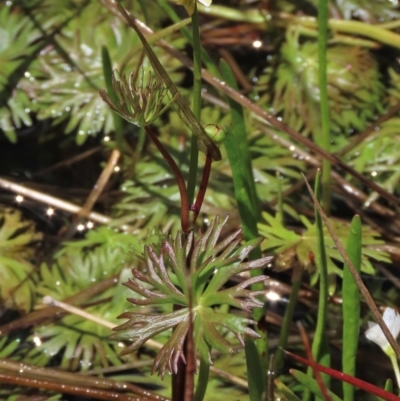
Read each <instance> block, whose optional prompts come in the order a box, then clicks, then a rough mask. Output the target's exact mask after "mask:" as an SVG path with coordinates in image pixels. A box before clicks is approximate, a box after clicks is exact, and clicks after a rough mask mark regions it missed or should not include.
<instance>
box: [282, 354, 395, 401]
mask: <svg viewBox="0 0 400 401" xmlns="http://www.w3.org/2000/svg"><path fill="white" fill-rule="evenodd" d="M283 352H284V353H285V354H286V355H288V356H289V357H290V358H292V359H294V360H296V361H298V362H300V363H303V364H304V365H307V366H311V367H312V368H314V369H318V370H319V371H320V372H322V373H326V374H327V375H329V376H331V377H333V378H334V379H338V380H341V381H344V382H346V383H349V384H352V385H353V386H355V387H358V388H360V389H362V390H364V391H366V392H369V393H371V394H374V395H376V396H378V397H381V398H383V399H384V400H387V401H399V400H400V398H399V397H398V396H397V395H394V394H392V393H389V392H388V391H385V390H382V389H381V388H379V387H376V386H374V385H372V384H370V383H367V382H365V381H364V380H360V379H357V378H356V377H353V376H350V375H347V374H346V373H342V372H339V371H337V370H334V369H331V368H327V367H326V366H322V365H320V364H318V363H315V362H314V363H313V362H311V361H309V360H307V359H305V358H302V357H301V356H298V355H295V354H292V353H291V352H288V351H283Z"/></svg>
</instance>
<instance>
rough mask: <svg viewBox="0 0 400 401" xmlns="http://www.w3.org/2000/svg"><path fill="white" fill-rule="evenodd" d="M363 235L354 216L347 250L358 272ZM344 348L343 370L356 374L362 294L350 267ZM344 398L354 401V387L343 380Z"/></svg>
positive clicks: (345, 270)
mask: <svg viewBox="0 0 400 401" xmlns="http://www.w3.org/2000/svg"><path fill="white" fill-rule="evenodd" d="M361 235H362V225H361V219H360V217H359V216H354V218H353V220H352V222H351V226H350V234H349V238H348V240H347V245H346V252H347V255H348V256H349V258H350V260H351V261H352V262H353V265H354V267H355V268H356V270H357V271H358V272H360V269H361ZM342 297H343V307H342V309H343V350H342V370H343V372H344V373H347V374H349V375H351V376H354V375H355V370H356V354H357V348H358V338H359V329H360V295H359V290H358V286H357V284H356V283H355V281H354V279H353V276H352V274H351V273H350V270H349V267H348V266H347V265H344V267H343V286H342ZM343 399H344V400H345V401H353V399H354V387H353V386H352V385H351V384H348V383H345V382H343Z"/></svg>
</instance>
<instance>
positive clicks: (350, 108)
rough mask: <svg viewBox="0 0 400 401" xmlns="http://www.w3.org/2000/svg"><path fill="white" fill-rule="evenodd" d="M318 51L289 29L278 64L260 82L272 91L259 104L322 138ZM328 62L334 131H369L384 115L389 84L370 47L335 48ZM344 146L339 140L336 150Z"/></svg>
mask: <svg viewBox="0 0 400 401" xmlns="http://www.w3.org/2000/svg"><path fill="white" fill-rule="evenodd" d="M317 47H318V45H317V42H312V41H307V42H305V43H303V44H300V43H299V41H298V35H297V33H296V31H295V29H292V30H289V31H288V33H287V35H286V42H285V43H284V45H283V46H282V48H281V55H280V58H279V66H278V67H277V68H268V69H266V71H265V73H266V74H265V76H264V77H260V79H259V81H258V83H257V85H258V87H259V88H260V89H262V88H265V89H267V90H268V93H267V94H266V95H264V96H262V97H261V98H260V104H264V105H265V104H268V105H269V106H270V107H271V109H272V111H273V112H274V113H277V114H280V115H281V116H282V119H283V121H285V122H286V123H287V124H288V125H290V126H291V127H292V128H294V129H296V130H297V131H301V132H303V133H304V134H306V135H309V134H310V133H314V135H317V133H318V132H319V127H320V122H319V121H318V118H316V115H318V113H317V111H318V110H319V101H320V99H319V82H318V57H317V54H318V52H317V50H318V49H317ZM327 59H328V64H327V79H328V99H329V106H330V113H331V124H332V125H331V126H332V130H333V132H334V133H337V134H339V133H342V132H343V131H345V132H347V133H351V132H352V130H354V129H357V130H362V129H364V128H365V126H366V123H367V122H368V121H369V120H372V119H373V117H374V116H375V115H376V113H377V112H382V111H383V110H382V106H381V99H382V96H383V93H384V86H383V84H382V82H381V74H380V72H379V70H378V64H377V62H376V61H375V59H374V58H373V57H372V55H371V54H370V53H369V51H368V50H367V49H364V48H359V47H350V46H343V45H333V46H330V47H329V48H328V53H327ZM277 61H278V60H277ZM293 82H296V85H293ZM272 84H273V85H272ZM272 88H273V89H272ZM335 139H336V140H338V139H339V136H337V138H335ZM341 145H342V143H341V142H340V141H339V143H338V145H337V146H341Z"/></svg>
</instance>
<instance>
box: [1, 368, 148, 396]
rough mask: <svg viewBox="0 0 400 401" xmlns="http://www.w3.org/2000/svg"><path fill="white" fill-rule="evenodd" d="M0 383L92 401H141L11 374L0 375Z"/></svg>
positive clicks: (104, 391)
mask: <svg viewBox="0 0 400 401" xmlns="http://www.w3.org/2000/svg"><path fill="white" fill-rule="evenodd" d="M0 383H7V384H16V385H18V386H24V387H30V388H38V389H41V390H43V389H46V390H51V391H57V392H60V393H63V394H72V395H80V396H84V397H90V398H91V399H94V400H105V401H118V400H120V401H141V400H142V399H143V397H141V396H140V397H137V396H132V395H131V396H130V395H127V394H118V393H116V392H115V391H111V392H110V391H106V390H97V389H94V388H89V387H82V386H77V385H75V384H74V385H72V384H64V383H61V382H53V381H50V380H42V379H39V378H37V377H24V376H20V375H14V374H12V373H0Z"/></svg>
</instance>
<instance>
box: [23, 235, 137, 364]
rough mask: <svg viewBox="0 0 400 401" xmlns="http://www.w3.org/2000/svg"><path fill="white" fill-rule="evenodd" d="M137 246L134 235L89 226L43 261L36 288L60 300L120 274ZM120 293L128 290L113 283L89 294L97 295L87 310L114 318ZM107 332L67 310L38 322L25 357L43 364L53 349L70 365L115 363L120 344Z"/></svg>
mask: <svg viewBox="0 0 400 401" xmlns="http://www.w3.org/2000/svg"><path fill="white" fill-rule="evenodd" d="M140 249H141V247H140V246H139V245H138V240H137V238H136V237H135V236H131V235H126V234H123V233H117V232H115V231H114V230H112V229H108V228H105V227H100V228H98V229H96V230H91V231H89V233H88V234H87V236H86V238H85V239H83V240H82V241H76V242H69V243H66V244H65V246H64V247H63V248H62V249H61V251H60V252H59V253H58V254H57V255H56V260H55V263H54V264H53V265H52V266H48V265H47V264H45V263H43V264H42V265H41V267H40V275H41V278H42V280H41V282H40V283H39V285H38V286H37V288H36V292H37V293H38V294H39V295H41V296H45V295H48V296H51V297H53V298H55V299H57V300H63V299H64V298H66V297H69V296H71V295H75V294H77V293H79V292H80V291H82V290H84V289H86V288H88V287H90V286H92V285H93V284H95V283H99V282H101V281H102V280H104V279H107V278H109V277H111V276H114V275H118V274H121V272H124V269H126V267H127V266H132V264H134V262H135V260H136V257H135V253H137V252H138V251H139V250H140ZM117 282H118V280H117V279H116V280H115V283H116V284H117ZM126 292H127V291H126ZM121 296H122V297H123V298H126V296H127V295H124V291H121V290H119V291H117V292H115V288H110V289H109V290H107V291H105V292H103V293H101V294H99V295H98V296H97V297H96V298H93V299H89V300H87V302H88V303H90V302H96V301H101V302H100V303H98V305H97V306H92V307H90V308H88V309H87V310H88V312H90V313H92V314H93V315H95V316H99V317H102V318H103V319H106V320H109V321H115V316H116V315H118V314H120V313H121V312H122V311H123V305H122V303H121V301H120V297H121ZM110 299H111V300H110ZM102 300H103V301H102ZM104 300H107V302H104ZM109 332H110V330H109V329H108V328H104V327H102V326H99V324H97V323H94V322H91V321H88V320H85V319H83V318H81V317H79V316H73V315H68V316H66V317H64V318H62V319H60V320H58V321H56V322H55V323H53V324H45V325H42V326H40V327H38V328H36V330H35V332H34V333H33V335H32V336H31V339H32V340H33V339H34V338H36V341H35V342H34V343H35V344H37V343H38V342H40V345H37V346H36V347H35V348H33V349H32V350H30V352H29V353H28V354H27V355H26V358H29V360H30V361H33V362H35V363H37V364H39V365H44V364H47V363H48V362H49V360H50V359H51V358H53V357H54V356H55V355H57V356H58V357H60V359H61V366H62V367H63V368H66V369H67V368H68V369H72V370H78V369H82V370H87V369H89V368H91V367H93V366H108V365H109V364H116V363H118V362H119V361H120V358H119V357H118V352H119V351H120V349H119V346H118V344H116V343H115V342H112V341H110V340H108V339H107V336H108V335H109ZM38 339H39V341H38Z"/></svg>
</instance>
